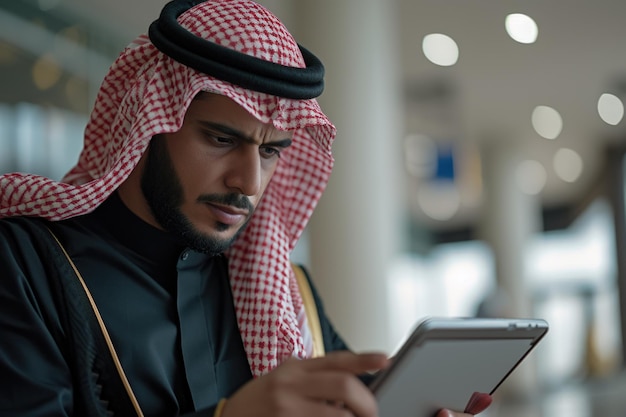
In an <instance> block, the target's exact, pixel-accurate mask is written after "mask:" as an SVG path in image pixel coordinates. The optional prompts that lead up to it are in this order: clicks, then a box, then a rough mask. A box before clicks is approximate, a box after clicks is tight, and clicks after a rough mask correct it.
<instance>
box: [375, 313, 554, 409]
mask: <svg viewBox="0 0 626 417" xmlns="http://www.w3.org/2000/svg"><path fill="white" fill-rule="evenodd" d="M547 331H548V324H547V323H546V322H545V321H544V320H541V319H504V318H496V319H485V318H448V317H446V318H435V317H431V318H427V319H424V320H423V321H421V322H420V324H419V325H418V326H417V327H416V328H415V330H414V331H413V333H412V334H411V335H410V336H409V338H407V340H406V342H405V343H404V344H403V345H402V347H401V348H400V350H399V351H398V353H397V354H396V355H395V356H394V359H393V361H392V363H391V364H390V365H389V366H388V367H387V368H386V369H384V370H383V371H381V372H380V373H379V374H378V375H377V377H376V378H375V379H374V380H373V381H372V383H371V385H370V388H371V390H372V391H373V393H374V395H375V397H376V399H377V401H378V408H379V416H380V417H409V416H411V417H432V416H433V415H434V414H435V413H436V412H437V411H438V410H440V409H441V408H448V409H451V410H454V411H464V410H465V408H466V406H467V405H468V402H469V401H470V398H471V397H472V394H474V393H475V392H480V393H488V394H493V393H494V392H495V390H496V389H497V388H498V387H499V386H500V385H501V384H502V382H503V381H504V380H505V379H506V378H507V377H508V376H509V375H510V374H511V372H513V370H514V369H515V368H516V367H517V366H518V365H519V364H520V362H521V361H522V360H523V359H524V358H525V357H526V356H527V355H528V354H529V353H530V351H531V350H532V349H533V348H534V347H535V346H536V345H537V343H539V341H540V340H541V339H542V337H543V336H544V335H545V334H546V332H547Z"/></svg>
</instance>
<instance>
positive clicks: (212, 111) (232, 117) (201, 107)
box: [185, 92, 291, 137]
mask: <svg viewBox="0 0 626 417" xmlns="http://www.w3.org/2000/svg"><path fill="white" fill-rule="evenodd" d="M192 119H193V120H195V121H207V122H212V123H218V124H223V125H226V126H229V127H232V128H235V129H237V130H240V131H241V132H242V133H249V134H252V133H254V132H257V131H259V130H262V131H263V132H265V133H266V134H267V133H276V134H277V135H278V134H280V135H281V136H289V137H290V136H291V132H286V131H281V130H279V129H278V128H276V127H275V126H274V125H273V124H272V123H263V122H261V121H260V120H259V119H257V118H256V117H254V116H253V115H252V114H250V113H249V112H248V111H247V110H246V109H244V108H243V107H242V106H240V105H239V104H237V103H236V102H235V101H233V100H232V99H230V98H228V97H226V96H223V95H220V94H213V93H206V92H202V93H199V94H198V95H196V97H194V99H193V100H192V101H191V104H190V105H189V108H188V109H187V113H186V114H185V120H186V121H191V120H192Z"/></svg>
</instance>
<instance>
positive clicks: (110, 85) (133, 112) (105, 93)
mask: <svg viewBox="0 0 626 417" xmlns="http://www.w3.org/2000/svg"><path fill="white" fill-rule="evenodd" d="M178 21H179V22H180V24H181V25H182V26H183V27H185V28H187V29H188V30H190V31H191V32H193V33H194V34H196V35H198V36H201V37H202V38H204V39H208V40H211V41H213V42H216V43H219V44H221V45H223V46H226V47H228V48H232V49H236V50H238V51H240V52H244V53H246V54H249V55H253V56H255V57H257V58H262V59H265V60H268V61H272V62H275V63H280V64H283V65H287V66H292V67H293V66H297V67H304V66H305V64H304V60H303V58H302V55H301V53H300V50H299V48H298V46H297V44H296V42H295V41H294V39H293V38H292V36H291V35H290V34H289V33H288V32H287V30H286V28H285V27H284V25H283V24H282V23H281V22H280V21H279V20H278V19H277V18H276V17H275V16H274V15H272V14H271V13H270V12H269V11H267V10H266V9H264V8H263V7H262V6H260V5H258V4H256V3H253V2H250V1H247V0H224V1H207V2H204V3H201V4H199V5H196V6H194V7H193V8H191V9H190V10H188V11H186V12H184V13H183V14H182V15H181V16H180V17H179V19H178ZM200 91H208V92H213V93H218V94H222V95H224V96H227V97H229V98H231V99H232V100H234V101H235V102H237V103H238V104H239V105H241V106H242V107H243V108H245V109H246V110H247V111H248V112H250V113H251V114H252V115H254V116H255V117H256V118H257V119H259V120H261V121H262V122H264V123H269V122H271V123H273V124H274V126H276V127H277V128H278V129H282V130H295V131H296V132H295V134H294V136H293V145H292V146H291V147H290V148H288V149H287V150H285V151H283V152H282V153H281V158H280V162H279V165H278V168H277V169H276V172H275V174H274V177H273V178H272V180H271V182H270V185H269V186H268V188H267V190H266V194H265V196H264V198H263V199H262V201H261V203H260V204H259V206H258V208H257V210H256V212H255V214H254V216H253V218H252V220H251V221H250V223H249V224H248V227H247V229H246V230H245V231H244V232H243V233H242V234H241V235H240V237H239V238H238V239H237V241H236V242H235V244H234V245H233V246H232V247H231V248H230V249H229V250H228V251H227V253H226V255H227V256H228V258H229V274H230V280H231V286H232V291H233V296H234V302H235V309H236V314H237V320H238V324H239V329H240V331H241V336H242V339H243V343H244V346H245V349H246V352H247V355H248V360H249V363H250V368H251V370H252V373H253V375H255V376H259V375H262V374H264V373H266V372H268V371H269V370H271V369H273V368H274V367H276V366H277V365H278V364H280V363H281V362H282V361H283V360H285V359H286V358H288V357H291V356H296V357H301V358H304V357H307V356H308V355H310V353H311V350H310V343H306V342H305V341H306V340H310V335H307V334H306V332H307V330H306V329H307V326H306V318H305V314H303V304H302V300H301V298H300V295H299V292H298V287H297V283H296V280H295V276H294V273H293V271H292V270H291V268H290V263H289V254H290V252H291V250H292V249H293V248H294V246H295V244H296V242H297V240H298V238H299V237H300V235H301V233H302V231H303V229H304V227H305V225H306V223H307V221H308V219H309V217H310V216H311V213H312V212H313V209H314V207H315V205H316V204H317V201H318V200H319V198H320V197H321V194H322V192H323V190H324V188H325V186H326V184H327V182H328V179H329V176H330V172H331V169H332V165H333V158H332V155H331V150H330V148H331V144H332V141H333V139H334V137H335V133H336V130H335V128H334V126H333V125H332V124H331V122H330V121H329V120H328V119H327V117H326V116H325V115H324V114H323V113H322V111H321V109H320V107H319V105H318V103H317V101H316V100H314V99H311V100H293V99H285V98H280V97H276V96H271V95H268V94H265V93H259V92H255V91H250V90H246V89H243V88H241V87H238V86H236V85H233V84H230V83H227V82H224V81H221V80H218V79H215V78H213V77H210V76H207V75H205V74H201V73H198V72H197V71H195V70H193V69H190V68H188V67H185V66H183V65H181V64H179V63H178V62H175V61H174V60H172V59H171V58H169V57H168V56H165V55H163V54H162V53H161V52H159V51H158V50H157V49H156V48H155V47H154V45H152V44H151V43H150V41H149V39H148V37H147V36H145V35H143V36H140V37H139V38H138V39H137V40H135V42H134V43H133V44H131V45H130V46H128V47H127V48H126V49H125V50H124V51H123V52H122V53H121V54H120V56H119V57H118V59H117V60H116V61H115V62H114V64H113V65H112V66H111V68H110V70H109V72H108V74H107V75H106V77H105V79H104V81H103V84H102V86H101V89H100V91H99V94H98V96H97V99H96V103H95V107H94V110H93V112H92V114H91V117H90V119H89V121H88V124H87V127H86V130H85V140H84V148H83V150H82V152H81V154H80V157H79V161H78V163H77V165H76V166H75V167H74V168H73V169H71V170H70V172H69V173H68V174H67V175H66V176H65V178H64V179H63V180H62V181H61V182H56V181H53V180H51V179H48V178H44V177H41V176H35V175H29V174H23V173H11V174H7V175H2V176H0V217H6V216H17V215H26V216H38V217H43V218H47V219H50V220H53V221H54V220H61V219H66V218H69V217H72V216H78V215H81V214H86V213H88V212H90V211H92V210H94V209H95V208H96V207H97V206H98V205H99V204H100V203H102V202H103V201H104V200H105V199H106V198H107V197H108V196H109V195H110V194H111V193H112V192H113V191H114V190H115V189H116V188H117V187H118V186H119V185H120V183H122V182H123V181H124V180H125V179H126V178H127V177H128V175H129V174H130V172H131V171H132V170H133V168H134V167H135V166H136V164H137V162H138V161H139V159H140V157H141V155H142V154H143V152H144V151H145V150H146V148H147V146H148V143H149V141H150V139H151V138H152V137H153V136H154V135H155V134H158V133H168V132H175V131H177V130H178V129H179V128H180V127H181V125H182V122H183V117H184V115H185V112H186V110H187V107H188V106H189V103H190V102H191V100H192V99H193V97H194V96H195V95H196V94H197V93H198V92H200ZM305 343H306V345H307V346H305Z"/></svg>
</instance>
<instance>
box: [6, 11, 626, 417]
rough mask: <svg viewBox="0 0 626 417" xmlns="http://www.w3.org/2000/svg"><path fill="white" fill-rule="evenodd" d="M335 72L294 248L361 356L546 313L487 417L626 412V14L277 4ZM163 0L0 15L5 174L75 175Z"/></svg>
mask: <svg viewBox="0 0 626 417" xmlns="http://www.w3.org/2000/svg"><path fill="white" fill-rule="evenodd" d="M260 3H261V4H263V5H265V6H266V7H268V8H269V9H270V10H271V11H273V12H274V13H275V14H276V15H278V16H279V17H280V18H281V19H282V20H283V21H284V22H285V24H286V25H287V27H288V28H289V29H290V30H291V32H292V33H293V34H294V36H295V37H296V39H297V40H298V42H299V43H300V44H302V45H303V46H305V47H306V48H307V49H310V50H312V51H313V52H314V53H315V54H316V55H318V56H319V57H320V58H321V59H322V61H323V62H324V64H325V67H326V90H325V92H324V94H323V95H322V96H321V97H320V98H319V101H320V103H321V104H322V107H323V108H324V109H325V110H326V112H327V114H328V115H329V117H330V118H331V120H333V122H334V123H335V124H336V125H337V128H338V136H337V140H336V142H335V145H334V154H335V161H336V162H335V164H336V165H335V171H334V173H333V176H332V178H331V182H330V184H329V186H328V189H327V192H326V194H325V195H324V197H323V198H322V200H321V202H320V204H319V206H318V208H317V210H316V212H315V214H314V215H313V218H312V219H311V222H310V224H309V226H308V227H307V230H306V231H305V234H304V236H303V237H302V239H301V241H300V243H299V245H298V247H297V248H296V251H295V253H294V255H293V256H294V260H295V261H298V262H302V263H304V264H306V265H307V266H308V268H309V270H310V271H311V272H312V274H313V278H314V281H315V282H316V284H317V286H318V287H319V291H320V292H321V293H322V295H323V297H324V299H325V302H326V308H327V310H328V314H329V315H330V316H331V317H332V319H333V321H334V323H335V325H336V327H337V328H338V330H339V331H340V333H341V334H343V335H344V336H345V338H346V340H347V341H348V342H349V344H350V345H352V347H353V348H354V349H356V350H369V349H382V350H384V351H387V352H393V350H394V349H395V348H396V347H397V346H398V345H399V343H401V341H402V340H403V338H404V337H405V336H406V334H407V332H409V331H410V330H411V329H412V327H413V326H414V325H415V323H416V322H417V321H418V320H420V319H421V318H423V317H425V316H429V315H430V316H433V315H435V316H497V317H539V318H544V319H545V320H547V321H548V322H549V324H550V327H551V328H550V332H549V334H548V336H546V339H545V340H544V341H543V342H542V343H541V344H540V345H539V347H538V349H537V350H536V351H535V352H533V354H532V355H531V357H530V358H529V359H528V360H527V361H525V362H524V363H523V364H522V365H521V366H520V368H518V370H517V371H516V372H515V374H514V375H513V378H512V379H510V380H508V381H507V383H506V384H505V385H504V386H503V387H502V389H501V390H500V391H499V392H498V395H497V396H496V402H495V403H494V405H493V406H492V407H491V408H490V409H489V410H487V411H486V412H485V413H483V414H484V415H489V416H513V417H515V416H554V415H567V416H568V417H589V416H607V415H623V414H624V410H626V399H625V398H623V397H624V395H623V393H624V392H626V377H624V376H623V374H624V371H623V368H624V362H623V358H624V357H625V352H626V351H625V349H626V343H625V338H626V261H625V259H624V256H623V255H622V254H623V253H625V252H624V251H625V249H624V245H625V243H626V235H625V230H626V229H625V217H624V216H625V214H626V211H625V207H624V204H625V196H624V151H625V150H626V122H624V121H623V115H624V104H623V103H624V100H626V47H625V46H624V42H623V40H624V39H626V3H624V2H622V1H620V0H598V1H595V2H588V1H583V0H552V1H545V0H542V1H539V0H530V1H524V2H521V1H510V0H509V1H507V0H505V1H502V0H497V1H496V0H482V1H475V2H470V1H461V0H443V1H442V0H340V1H331V0H317V1H315V2H302V1H298V0H271V1H270V0H267V1H261V2H260ZM163 4H165V1H161V0H125V1H122V0H107V1H99V2H96V1H95V0H20V1H13V2H8V1H5V2H2V3H1V4H0V83H1V87H0V173H4V172H12V171H24V172H33V173H37V174H41V175H45V176H48V177H51V178H54V179H60V178H61V177H62V176H63V175H64V173H65V172H66V171H67V170H68V169H69V168H70V167H71V166H72V165H73V163H74V162H75V161H76V159H77V156H78V153H79V152H80V149H81V146H82V133H83V129H84V126H85V123H86V121H87V118H88V115H89V112H90V109H91V106H92V104H93V101H94V97H95V94H96V92H97V89H98V87H99V85H100V83H101V81H102V78H103V76H104V74H105V73H106V71H107V69H108V67H109V65H110V64H111V63H112V62H113V60H114V59H115V57H116V56H117V54H118V53H119V51H120V50H121V49H122V48H124V46H125V45H127V44H128V43H130V42H131V41H132V40H133V39H134V38H135V36H136V35H138V34H140V33H143V32H145V31H146V30H147V27H148V25H149V24H150V22H152V21H153V20H154V19H155V18H156V17H157V16H158V14H159V12H160V10H161V7H162V6H163Z"/></svg>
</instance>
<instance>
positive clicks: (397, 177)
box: [294, 0, 406, 352]
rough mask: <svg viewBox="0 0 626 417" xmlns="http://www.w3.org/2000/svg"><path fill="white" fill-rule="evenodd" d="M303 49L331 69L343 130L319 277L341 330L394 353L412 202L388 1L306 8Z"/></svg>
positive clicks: (315, 247)
mask: <svg viewBox="0 0 626 417" xmlns="http://www.w3.org/2000/svg"><path fill="white" fill-rule="evenodd" d="M296 13H297V19H296V21H297V23H298V24H297V25H296V26H295V33H294V35H295V36H296V38H297V39H298V41H299V42H300V43H301V44H302V45H303V46H305V47H307V48H308V49H310V50H311V51H313V52H314V53H315V54H316V55H318V56H319V57H320V59H321V60H322V62H323V63H324V65H325V67H326V89H325V91H324V93H323V95H322V96H321V97H320V99H319V101H320V103H321V105H322V108H323V109H324V111H325V112H326V114H327V115H328V116H329V117H330V119H331V120H332V121H333V123H334V124H335V125H336V126H337V128H338V135H337V139H336V141H335V145H334V146H333V152H334V156H335V168H334V172H333V174H332V177H331V180H330V184H329V186H328V188H327V190H326V193H325V194H324V196H323V197H322V200H321V202H320V204H319V206H318V208H317V210H316V211H315V213H314V214H313V218H312V219H311V223H310V224H309V227H308V230H307V236H308V238H309V247H310V259H311V264H310V269H311V271H312V273H313V278H314V281H315V283H316V285H317V287H318V289H319V291H320V293H321V295H322V296H323V298H324V301H325V306H326V310H327V312H328V314H329V316H330V317H331V319H332V321H333V323H334V324H335V327H336V328H337V329H338V331H339V332H340V334H341V335H342V336H343V337H344V339H345V340H346V341H347V342H348V344H349V345H350V346H351V347H352V348H353V349H354V350H357V351H360V350H373V349H376V350H383V351H386V352H390V350H391V349H392V348H393V346H391V341H390V335H389V331H388V327H389V326H388V316H389V308H388V305H387V304H388V301H387V283H386V278H387V274H388V273H389V269H390V268H389V266H390V262H391V260H392V258H393V256H394V255H395V254H396V253H397V251H398V248H399V247H401V246H402V240H403V239H402V233H401V224H402V222H403V218H402V216H403V215H404V209H405V207H406V204H405V203H404V201H401V200H400V199H399V198H398V195H400V190H402V189H403V187H402V185H401V183H400V181H401V178H402V175H401V170H402V163H401V149H402V147H401V144H402V142H401V137H400V136H401V134H402V131H403V128H402V126H401V117H399V115H400V114H401V110H400V108H401V107H400V99H401V98H400V96H399V92H400V88H399V85H398V81H399V77H398V68H397V64H398V62H399V59H398V57H397V55H396V47H397V40H396V39H395V38H394V34H395V31H394V17H393V15H392V13H393V5H392V4H390V3H389V2H388V1H386V0H342V1H334V0H317V1H314V2H297V11H296Z"/></svg>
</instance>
